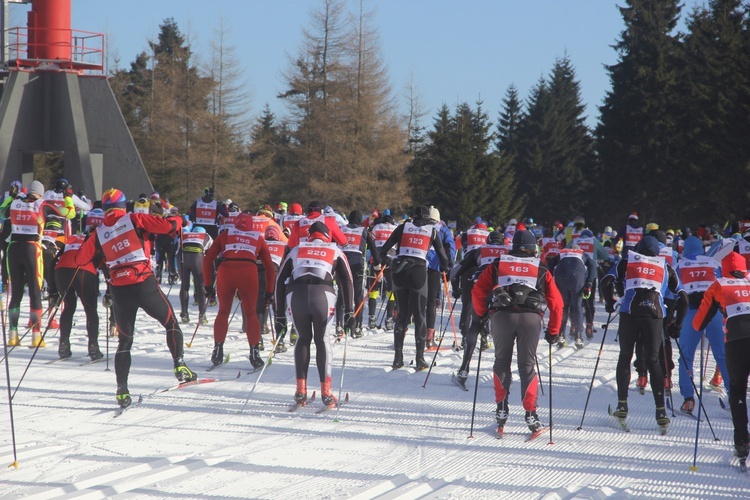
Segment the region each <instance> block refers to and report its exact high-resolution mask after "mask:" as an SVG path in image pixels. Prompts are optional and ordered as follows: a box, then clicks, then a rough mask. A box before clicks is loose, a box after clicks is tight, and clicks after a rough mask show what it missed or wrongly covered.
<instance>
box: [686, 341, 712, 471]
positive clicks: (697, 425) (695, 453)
mask: <svg viewBox="0 0 750 500" xmlns="http://www.w3.org/2000/svg"><path fill="white" fill-rule="evenodd" d="M706 364H708V359H706ZM700 369H701V373H703V372H704V365H703V335H701V366H700ZM690 378H692V376H691V377H690ZM698 399H699V400H700V401H702V400H703V379H701V390H700V393H698ZM702 407H703V405H700V406H698V419H697V422H696V423H695V446H694V447H693V465H691V466H690V470H691V471H693V472H695V471H697V470H698V466H696V465H695V462H696V461H697V460H698V436H699V435H700V430H701V408H702Z"/></svg>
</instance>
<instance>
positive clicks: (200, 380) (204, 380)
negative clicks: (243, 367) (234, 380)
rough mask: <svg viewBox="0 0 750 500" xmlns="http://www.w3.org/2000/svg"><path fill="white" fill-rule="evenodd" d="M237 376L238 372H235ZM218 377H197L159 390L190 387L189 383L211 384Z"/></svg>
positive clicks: (167, 390) (216, 380) (165, 390)
mask: <svg viewBox="0 0 750 500" xmlns="http://www.w3.org/2000/svg"><path fill="white" fill-rule="evenodd" d="M237 376H238V377H239V373H238V374H237ZM218 381H219V379H218V378H198V379H195V380H191V381H190V382H180V383H179V384H177V385H173V386H172V387H167V388H166V389H162V390H160V391H159V392H169V391H176V390H177V389H184V388H185V387H190V386H191V385H201V384H211V383H213V382H218Z"/></svg>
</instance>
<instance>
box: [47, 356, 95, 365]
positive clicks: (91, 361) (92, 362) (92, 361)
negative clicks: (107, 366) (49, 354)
mask: <svg viewBox="0 0 750 500" xmlns="http://www.w3.org/2000/svg"><path fill="white" fill-rule="evenodd" d="M84 359H85V360H87V361H84V362H83V363H79V364H78V366H86V365H93V364H95V363H101V362H102V361H105V360H106V358H99V359H90V358H89V357H88V356H86V357H85V358H74V357H72V356H69V357H67V358H57V359H53V360H52V361H47V362H46V363H45V364H46V365H51V364H53V363H57V362H58V361H82V360H84Z"/></svg>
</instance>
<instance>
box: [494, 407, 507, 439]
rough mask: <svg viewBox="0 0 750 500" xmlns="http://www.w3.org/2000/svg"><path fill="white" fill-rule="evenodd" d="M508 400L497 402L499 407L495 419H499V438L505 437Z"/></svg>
mask: <svg viewBox="0 0 750 500" xmlns="http://www.w3.org/2000/svg"><path fill="white" fill-rule="evenodd" d="M508 412H509V411H508V401H507V400H503V401H498V402H497V409H496V410H495V420H496V421H497V438H498V439H500V438H502V437H503V428H504V427H505V422H507V421H508Z"/></svg>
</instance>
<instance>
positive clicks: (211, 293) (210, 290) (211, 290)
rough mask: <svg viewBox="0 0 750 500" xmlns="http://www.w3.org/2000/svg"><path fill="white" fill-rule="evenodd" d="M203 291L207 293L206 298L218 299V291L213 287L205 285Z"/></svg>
mask: <svg viewBox="0 0 750 500" xmlns="http://www.w3.org/2000/svg"><path fill="white" fill-rule="evenodd" d="M203 291H204V292H206V297H216V290H214V287H212V286H211V285H205V286H204V287H203Z"/></svg>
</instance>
